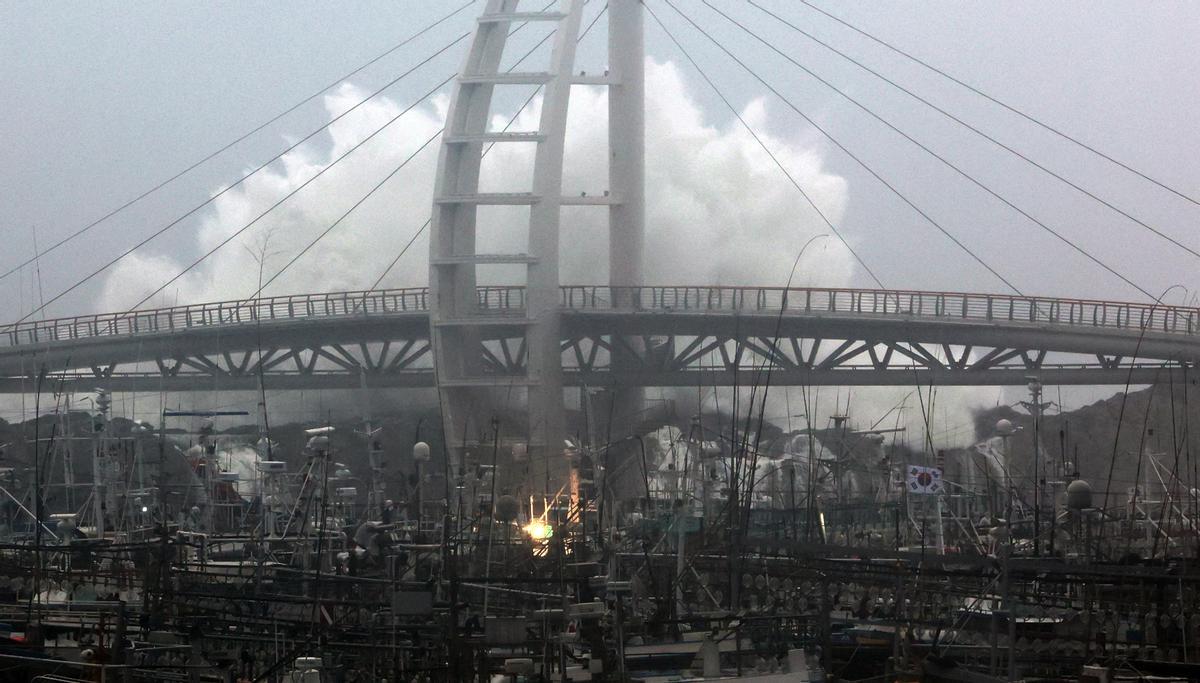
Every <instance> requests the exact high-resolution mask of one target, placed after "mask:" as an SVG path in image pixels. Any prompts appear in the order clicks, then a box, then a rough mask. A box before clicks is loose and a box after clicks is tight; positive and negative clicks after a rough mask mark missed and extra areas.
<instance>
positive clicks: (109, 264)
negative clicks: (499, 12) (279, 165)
mask: <svg viewBox="0 0 1200 683" xmlns="http://www.w3.org/2000/svg"><path fill="white" fill-rule="evenodd" d="M470 35H471V34H470V33H469V32H468V33H463V34H461V35H460V36H458V37H457V38H455V39H454V40H453V41H451V42H450V43H447V44H446V45H445V46H443V47H442V48H440V49H439V50H438V51H437V52H435V53H433V54H432V55H430V56H429V57H427V58H425V59H424V60H422V61H421V62H419V63H418V64H416V65H415V66H413V67H412V68H410V69H409V70H407V71H405V72H404V73H402V74H400V75H399V76H397V77H396V78H394V79H392V80H391V81H389V82H388V83H387V84H385V85H384V86H383V87H381V88H379V89H378V90H376V91H374V92H373V93H371V94H370V95H368V96H367V97H365V98H363V99H362V100H359V101H358V102H357V103H356V104H354V105H353V106H351V107H350V108H349V109H347V110H346V111H344V112H342V113H340V114H338V115H337V116H335V117H334V118H333V119H331V120H330V121H329V122H328V123H325V124H323V125H321V126H320V127H319V128H317V129H315V130H313V131H312V132H311V133H309V134H308V135H306V136H304V137H303V138H301V139H300V140H298V141H296V142H295V143H293V144H292V145H291V146H289V147H288V148H287V149H285V150H283V151H282V152H280V153H279V154H277V155H275V156H274V157H272V158H271V159H269V160H267V161H266V162H264V163H263V164H261V165H259V166H258V167H257V168H255V169H254V170H252V171H250V172H249V173H247V174H245V175H243V176H242V177H241V178H240V179H238V180H237V181H236V182H234V183H232V184H230V185H227V186H226V187H224V188H222V189H221V190H220V191H218V192H215V193H213V195H212V196H211V197H209V198H208V199H206V200H204V201H203V202H201V203H199V204H197V205H196V206H194V207H192V208H191V209H189V210H188V211H187V212H186V213H184V214H183V215H182V216H180V217H178V218H176V219H175V220H173V221H171V222H170V223H167V224H166V225H164V226H163V227H161V228H159V229H158V230H157V231H155V232H154V233H152V234H151V235H150V236H148V237H146V238H144V239H143V240H141V241H140V242H138V243H137V244H135V245H133V246H132V247H130V248H128V249H126V250H125V251H123V252H121V253H120V254H119V255H118V256H116V257H115V258H113V259H110V260H109V261H108V262H106V263H105V264H104V265H103V266H101V267H99V268H97V269H96V270H94V271H92V272H91V273H89V274H88V275H86V276H85V277H84V278H83V279H81V280H79V281H77V282H76V283H75V284H73V285H71V286H70V287H67V288H66V289H64V290H63V291H61V292H59V293H58V294H56V295H54V296H53V297H51V298H50V299H49V300H48V301H46V302H45V303H44V304H41V305H39V306H38V307H37V308H35V309H33V310H32V311H30V312H29V313H28V314H26V315H25V316H23V317H21V318H20V319H19V320H17V321H16V323H22V322H24V321H26V320H28V319H29V318H30V317H32V316H33V315H35V314H37V313H39V312H41V311H42V310H43V309H45V308H46V307H47V306H50V305H51V304H53V303H54V302H56V301H58V300H59V299H61V298H62V297H64V296H66V295H67V294H69V293H71V292H72V291H74V290H76V289H78V288H79V287H81V286H83V285H84V284H85V283H87V282H88V281H90V280H91V279H92V278H94V277H96V276H97V275H99V274H100V273H103V272H104V271H106V270H108V269H109V268H111V267H112V266H114V265H116V264H117V263H118V262H120V261H121V260H122V259H124V258H125V257H127V256H129V255H130V254H132V253H133V252H135V251H137V250H138V249H140V248H141V247H143V246H145V245H146V244H148V243H149V242H150V241H152V240H154V239H155V238H156V237H158V236H160V235H162V234H163V233H165V232H167V231H168V230H170V229H172V228H174V227H175V226H177V225H179V224H180V223H181V222H183V221H184V219H186V218H188V217H189V216H191V215H193V214H195V213H196V212H197V211H199V210H200V209H202V208H204V207H205V206H208V205H209V204H211V203H212V202H214V201H216V200H217V198H219V197H221V196H222V195H224V194H225V193H226V192H228V191H230V190H232V189H233V188H235V187H237V186H239V185H241V184H242V183H243V182H244V181H245V180H246V179H247V178H249V177H250V176H252V175H254V174H256V173H258V172H259V171H261V170H263V169H264V168H266V167H267V166H269V165H270V164H271V163H273V162H275V161H276V160H278V159H280V158H282V157H283V156H284V155H285V154H287V153H288V152H290V151H292V150H293V149H295V148H296V147H299V146H300V145H301V144H303V143H304V142H307V141H308V140H310V139H311V138H313V137H314V136H316V135H317V134H318V133H320V132H321V131H323V130H325V129H327V128H328V127H329V126H331V125H333V124H334V123H336V122H337V121H339V120H341V119H342V118H343V117H345V116H346V115H348V114H349V113H350V112H352V111H354V110H356V109H358V108H359V107H360V106H362V105H363V104H365V103H366V102H367V101H368V100H371V99H373V98H374V97H376V96H377V95H379V94H380V93H382V92H383V91H384V90H387V89H388V88H390V87H391V86H392V85H394V84H396V83H397V82H399V81H400V80H401V79H402V78H405V77H406V76H408V75H409V74H411V73H413V72H415V71H416V70H417V69H419V68H421V67H422V66H424V65H426V64H428V63H430V62H431V61H433V60H434V59H435V58H437V57H438V56H440V55H442V54H443V53H445V52H446V51H447V50H449V49H450V48H452V47H454V46H455V45H457V44H458V43H459V42H461V41H463V40H464V39H466V38H467V37H468V36H470ZM446 82H449V79H447V80H446V81H443V83H442V84H439V85H438V87H439V88H440V87H441V85H444V84H445V83H446ZM390 123H391V122H389V123H388V125H390ZM385 127H386V125H385ZM380 130H382V129H380ZM375 132H376V133H378V132H379V131H378V130H377V131H375ZM372 135H374V133H372ZM367 139H370V138H367ZM364 141H365V140H364ZM360 144H361V143H360ZM356 148H357V146H356ZM334 163H336V162H334ZM327 169H328V167H326V169H322V170H321V171H320V172H318V174H317V175H318V176H319V175H320V174H321V173H324V172H325V170H327ZM316 177H317V176H313V178H316ZM309 180H310V181H311V180H312V178H310V179H309ZM307 184H308V183H305V185H307ZM302 187H303V186H302ZM297 189H298V188H297ZM291 194H295V191H293V192H292V193H291ZM291 194H289V195H288V196H289V197H290V196H291ZM16 323H14V324H16Z"/></svg>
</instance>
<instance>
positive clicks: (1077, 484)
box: [1067, 479, 1092, 510]
mask: <svg viewBox="0 0 1200 683" xmlns="http://www.w3.org/2000/svg"><path fill="white" fill-rule="evenodd" d="M1067 507H1068V508H1070V509H1072V510H1085V509H1087V508H1090V507H1092V485H1091V484H1089V483H1087V482H1086V481H1084V480H1082V479H1076V480H1075V481H1073V482H1071V483H1070V484H1067Z"/></svg>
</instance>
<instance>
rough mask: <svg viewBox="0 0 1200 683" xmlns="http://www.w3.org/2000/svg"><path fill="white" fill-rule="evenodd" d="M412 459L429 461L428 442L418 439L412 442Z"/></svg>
mask: <svg viewBox="0 0 1200 683" xmlns="http://www.w3.org/2000/svg"><path fill="white" fill-rule="evenodd" d="M413 460H416V461H417V462H429V444H427V443H425V442H424V441H418V442H416V443H415V444H413Z"/></svg>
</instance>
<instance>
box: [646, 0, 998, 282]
mask: <svg viewBox="0 0 1200 683" xmlns="http://www.w3.org/2000/svg"><path fill="white" fill-rule="evenodd" d="M663 2H665V3H666V4H667V5H668V6H669V7H670V8H671V9H673V10H675V13H676V14H678V15H679V16H681V17H683V19H684V20H685V21H687V22H688V23H689V24H691V25H692V26H693V27H694V28H695V29H696V30H697V31H699V32H700V33H701V34H702V35H704V36H705V37H706V38H708V40H709V41H710V42H712V43H713V44H714V45H716V46H717V47H718V48H720V49H721V51H722V52H724V53H725V54H726V55H728V56H729V58H730V59H732V60H733V61H735V62H737V64H738V65H739V66H741V67H742V68H743V69H744V70H746V72H747V73H749V74H750V75H751V76H753V77H754V78H755V80H757V81H758V82H759V83H761V84H762V85H763V86H764V87H766V88H767V89H768V90H770V91H771V92H772V93H774V94H775V96H776V97H778V98H779V99H780V100H781V101H783V103H784V104H786V105H788V107H790V108H791V109H792V111H794V112H796V113H797V114H799V115H800V117H801V118H803V119H804V120H805V121H807V122H808V124H809V125H811V126H812V127H813V128H814V129H816V130H817V131H818V132H819V133H821V134H822V135H823V136H825V138H826V139H827V140H829V141H830V142H832V143H833V144H834V146H836V147H837V148H838V149H840V150H842V152H843V153H844V154H846V156H848V157H850V158H851V159H853V160H854V161H855V162H856V163H857V164H858V165H859V166H861V167H862V168H863V169H865V170H866V171H867V172H868V173H870V174H871V175H872V176H873V177H874V178H875V179H876V180H878V181H879V182H880V183H881V184H882V185H883V186H884V187H886V188H888V190H890V191H891V192H892V194H894V195H896V196H897V197H899V198H900V200H901V201H903V202H904V203H905V204H907V205H908V206H909V207H910V208H911V209H912V210H913V211H915V212H917V214H918V215H920V216H921V217H922V218H924V219H925V220H926V221H927V222H928V223H929V224H930V225H932V226H933V227H934V228H936V229H937V230H938V231H939V232H941V233H942V234H943V235H945V236H946V237H947V238H948V239H949V240H950V241H951V242H953V243H954V244H955V246H957V247H958V248H959V249H961V250H962V251H964V252H965V253H966V254H967V255H968V256H970V257H971V258H972V259H974V260H975V262H976V263H978V264H979V265H981V266H983V268H984V269H986V270H987V271H988V272H989V273H991V274H992V275H993V276H995V277H996V279H998V280H1000V282H1002V283H1004V285H1005V286H1006V287H1008V288H1009V289H1011V290H1012V291H1013V292H1016V293H1017V294H1022V292H1021V290H1020V289H1018V288H1017V286H1016V285H1014V284H1013V283H1012V282H1011V281H1010V280H1009V279H1008V278H1006V277H1004V276H1003V275H1001V274H1000V273H999V272H998V271H997V270H996V269H995V268H993V267H992V266H991V265H990V264H988V263H987V262H986V261H984V260H983V258H982V257H980V256H979V255H978V254H976V253H975V252H974V251H972V250H971V248H970V247H968V246H967V245H966V244H964V243H963V242H962V241H961V240H960V239H958V238H957V237H955V236H954V235H953V234H952V233H951V232H950V231H949V230H947V229H946V228H945V227H943V226H942V224H941V223H938V222H937V221H936V220H934V218H933V217H932V216H930V215H929V214H928V213H926V212H925V211H924V210H923V209H921V208H920V207H919V206H917V205H916V204H915V203H913V201H912V200H910V199H909V198H908V197H907V196H905V195H904V194H903V193H902V192H900V190H898V189H897V188H896V187H895V186H894V185H892V184H891V183H889V182H888V181H887V180H885V179H884V178H883V176H881V175H879V173H877V172H876V171H875V169H873V168H871V167H870V166H869V165H867V163H866V162H865V161H863V160H862V159H861V158H859V156H858V155H856V154H854V153H853V152H851V151H850V150H849V149H847V148H846V146H845V145H843V144H842V143H841V142H840V141H839V140H838V139H837V138H835V137H833V135H831V134H830V133H829V132H828V131H826V130H825V129H824V128H823V127H822V126H821V125H820V124H819V123H817V122H816V121H815V120H813V119H812V117H810V116H809V115H808V114H805V113H804V112H803V111H802V110H801V109H800V108H799V107H797V106H796V105H795V104H793V103H792V101H791V100H789V99H788V98H786V97H784V95H783V94H782V93H780V92H779V90H777V89H776V88H775V87H773V86H772V85H771V84H770V83H768V82H767V81H766V80H765V79H763V77H762V76H760V75H758V72H756V71H755V70H754V69H752V68H750V66H749V65H747V64H746V63H745V62H744V61H742V60H741V59H740V58H738V57H737V55H734V54H733V53H732V52H730V51H729V50H728V49H727V48H726V47H725V46H724V45H722V44H721V43H720V42H719V41H717V40H716V39H715V38H713V37H712V35H711V34H709V33H708V32H707V31H705V30H704V29H703V28H701V27H700V26H699V25H698V24H697V23H696V22H694V21H692V18H691V17H689V16H688V15H687V14H685V13H683V12H682V11H680V10H679V8H678V7H676V6H675V4H674V3H673V2H671V0H663Z"/></svg>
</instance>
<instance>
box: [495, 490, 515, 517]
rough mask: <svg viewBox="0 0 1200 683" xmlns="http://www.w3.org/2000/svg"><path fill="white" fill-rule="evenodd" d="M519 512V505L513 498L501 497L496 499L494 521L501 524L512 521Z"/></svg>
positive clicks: (508, 496)
mask: <svg viewBox="0 0 1200 683" xmlns="http://www.w3.org/2000/svg"><path fill="white" fill-rule="evenodd" d="M520 512H521V504H520V503H518V502H517V499H516V498H514V497H513V496H510V495H503V496H500V497H499V498H498V499H496V519H498V520H500V521H501V522H511V521H513V520H514V519H516V518H517V515H518V514H520Z"/></svg>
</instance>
